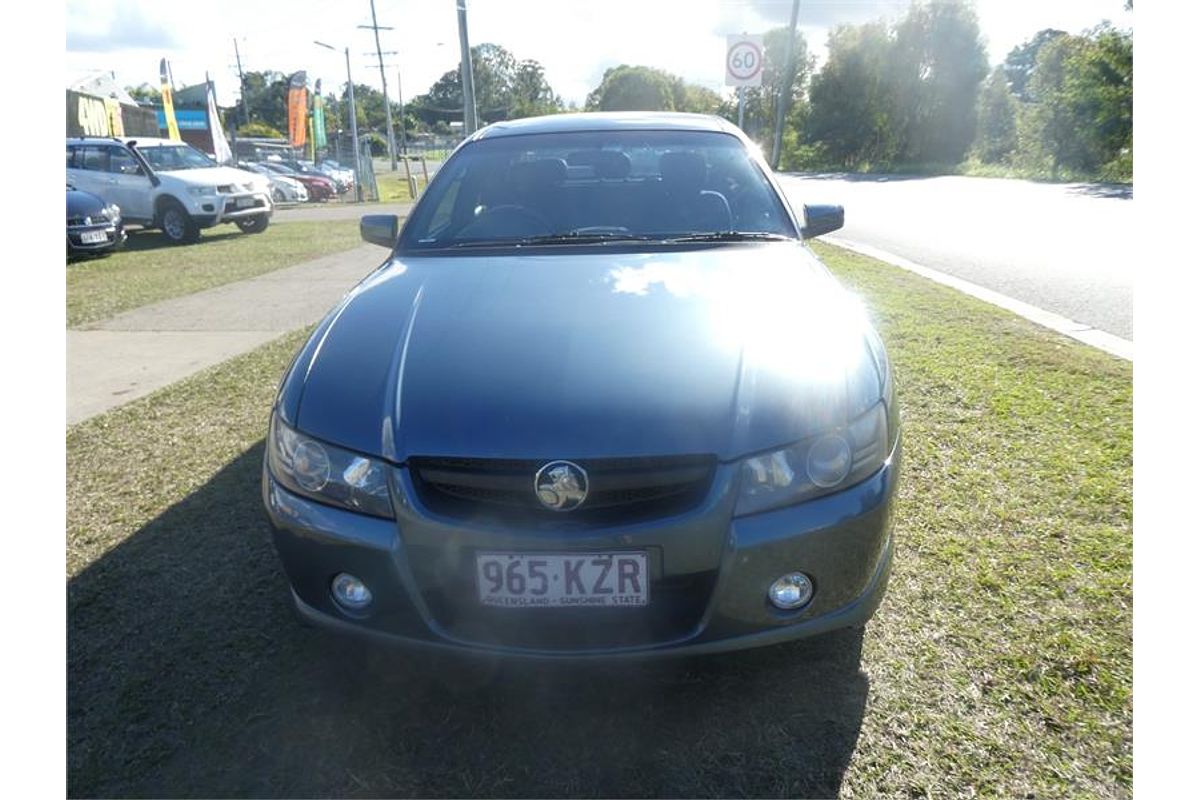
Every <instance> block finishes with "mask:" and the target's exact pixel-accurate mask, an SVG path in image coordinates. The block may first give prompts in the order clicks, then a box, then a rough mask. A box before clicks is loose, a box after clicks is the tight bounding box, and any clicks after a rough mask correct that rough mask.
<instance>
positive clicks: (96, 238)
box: [79, 231, 108, 244]
mask: <svg viewBox="0 0 1200 800" xmlns="http://www.w3.org/2000/svg"><path fill="white" fill-rule="evenodd" d="M79 241H81V242H83V243H84V244H99V243H100V242H107V241H108V234H107V233H105V232H104V231H84V232H83V233H81V234H79Z"/></svg>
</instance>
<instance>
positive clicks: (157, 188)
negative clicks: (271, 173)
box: [67, 137, 273, 244]
mask: <svg viewBox="0 0 1200 800" xmlns="http://www.w3.org/2000/svg"><path fill="white" fill-rule="evenodd" d="M67 180H68V182H69V183H71V184H72V185H74V186H76V187H78V188H80V189H83V190H85V191H89V192H92V193H93V194H97V195H99V196H100V197H103V198H104V199H105V200H106V201H108V202H109V203H115V204H116V205H118V206H120V208H121V215H122V217H123V218H124V220H125V221H126V222H127V223H133V224H135V225H141V226H143V227H146V228H158V229H160V230H161V231H162V232H163V234H164V235H165V236H166V237H167V238H168V239H169V240H170V241H172V242H174V243H176V244H184V243H188V242H194V241H196V239H198V238H199V237H200V230H201V229H202V228H211V227H212V226H214V225H219V224H221V223H224V222H232V223H234V224H236V225H237V226H238V227H239V228H241V229H242V231H244V232H245V233H262V232H263V231H264V230H266V229H267V225H268V223H269V222H270V219H271V213H272V211H273V208H272V205H271V188H270V182H269V180H268V179H267V178H264V177H262V176H261V175H256V174H255V173H253V172H246V171H244V170H240V169H233V168H232V167H222V166H220V165H218V164H217V163H216V162H215V161H213V160H212V159H211V158H209V157H208V156H206V155H205V154H204V153H201V152H200V151H199V150H197V149H196V148H194V147H192V146H191V145H188V144H184V143H183V142H176V141H172V140H170V139H149V138H138V139H130V138H121V139H119V138H115V137H114V138H99V137H80V138H69V139H67Z"/></svg>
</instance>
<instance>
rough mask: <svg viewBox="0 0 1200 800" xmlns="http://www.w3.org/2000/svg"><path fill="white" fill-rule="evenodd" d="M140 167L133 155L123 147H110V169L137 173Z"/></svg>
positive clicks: (111, 170) (122, 172) (129, 173)
mask: <svg viewBox="0 0 1200 800" xmlns="http://www.w3.org/2000/svg"><path fill="white" fill-rule="evenodd" d="M138 169H140V167H139V166H138V163H137V162H136V161H134V160H133V156H131V155H130V154H129V151H128V150H126V149H125V148H123V147H109V148H108V171H109V172H119V173H121V174H123V175H136V174H137V172H138Z"/></svg>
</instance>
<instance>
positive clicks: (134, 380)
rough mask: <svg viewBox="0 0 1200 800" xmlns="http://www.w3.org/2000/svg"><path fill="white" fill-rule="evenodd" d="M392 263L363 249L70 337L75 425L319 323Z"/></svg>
mask: <svg viewBox="0 0 1200 800" xmlns="http://www.w3.org/2000/svg"><path fill="white" fill-rule="evenodd" d="M358 213H360V214H361V213H362V212H361V210H359V211H358ZM193 246H197V245H193ZM199 246H203V245H199ZM386 258H387V251H386V250H385V249H384V248H382V247H378V246H375V245H368V244H364V245H361V246H359V247H357V248H355V249H353V250H348V251H345V252H341V253H334V254H333V255H328V256H322V257H321V258H317V259H313V260H312V261H307V262H305V263H302V264H297V265H296V266H294V267H287V268H285V269H281V270H276V271H275V272H268V273H267V274H265V275H260V276H258V277H256V278H250V279H248V280H244V281H238V282H236V283H229V284H226V285H224V286H218V287H216V288H213V289H208V290H205V291H202V292H197V293H196V294H190V295H186V296H184V297H177V298H173V299H171V300H164V301H162V302H159V303H154V304H152V305H148V306H142V307H141V308H135V309H133V310H131V311H127V312H125V313H123V314H119V315H118V316H115V317H112V318H110V319H106V320H101V321H98V322H94V323H91V324H89V325H87V326H84V327H83V328H80V329H72V330H68V331H67V424H74V423H76V422H81V421H83V420H85V419H88V418H89V417H92V416H95V415H96V414H100V413H103V412H104V411H108V410H109V409H111V408H115V407H117V406H119V405H122V404H124V403H128V402H129V401H130V400H134V399H136V398H138V397H142V396H144V395H147V394H149V393H150V392H153V391H154V390H156V389H160V388H162V387H164V386H167V385H169V384H172V383H174V382H176V381H178V380H182V379H183V378H186V377H187V376H189V375H191V374H193V373H195V372H198V371H199V370H202V369H204V368H206V367H210V366H213V365H214V364H219V363H220V362H222V361H225V360H227V359H230V358H233V357H234V356H236V355H240V354H242V353H245V352H247V351H249V350H252V349H254V348H255V347H258V346H259V345H261V344H265V343H266V342H269V341H271V340H272V339H275V338H277V337H279V336H282V335H283V334H285V333H287V332H289V331H293V330H296V329H298V328H303V327H305V326H306V325H311V324H313V323H314V322H317V321H318V320H320V319H321V317H322V316H324V315H325V313H326V312H327V311H328V310H329V309H330V308H331V307H332V306H333V305H334V304H335V303H337V301H338V300H340V299H341V298H342V296H343V295H344V294H345V293H346V292H347V291H349V290H350V289H351V288H352V287H353V286H354V285H355V284H356V283H358V282H359V281H360V280H362V278H363V277H364V276H365V275H367V273H369V272H371V271H372V270H373V269H375V267H377V266H379V265H380V264H382V263H383V261H384V260H385V259H386Z"/></svg>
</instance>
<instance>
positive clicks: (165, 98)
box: [158, 58, 183, 142]
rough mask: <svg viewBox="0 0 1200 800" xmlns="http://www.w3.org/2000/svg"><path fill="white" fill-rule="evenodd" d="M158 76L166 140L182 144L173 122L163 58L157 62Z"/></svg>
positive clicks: (172, 110) (165, 61)
mask: <svg viewBox="0 0 1200 800" xmlns="http://www.w3.org/2000/svg"><path fill="white" fill-rule="evenodd" d="M158 76H159V78H160V79H161V81H162V106H163V117H164V118H166V122H167V138H168V139H171V140H173V141H176V142H182V141H183V137H182V136H180V135H179V124H178V123H177V122H175V100H174V98H172V97H171V79H170V77H169V76H168V75H167V60H166V59H165V58H164V59H162V60H161V61H159V62H158Z"/></svg>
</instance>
